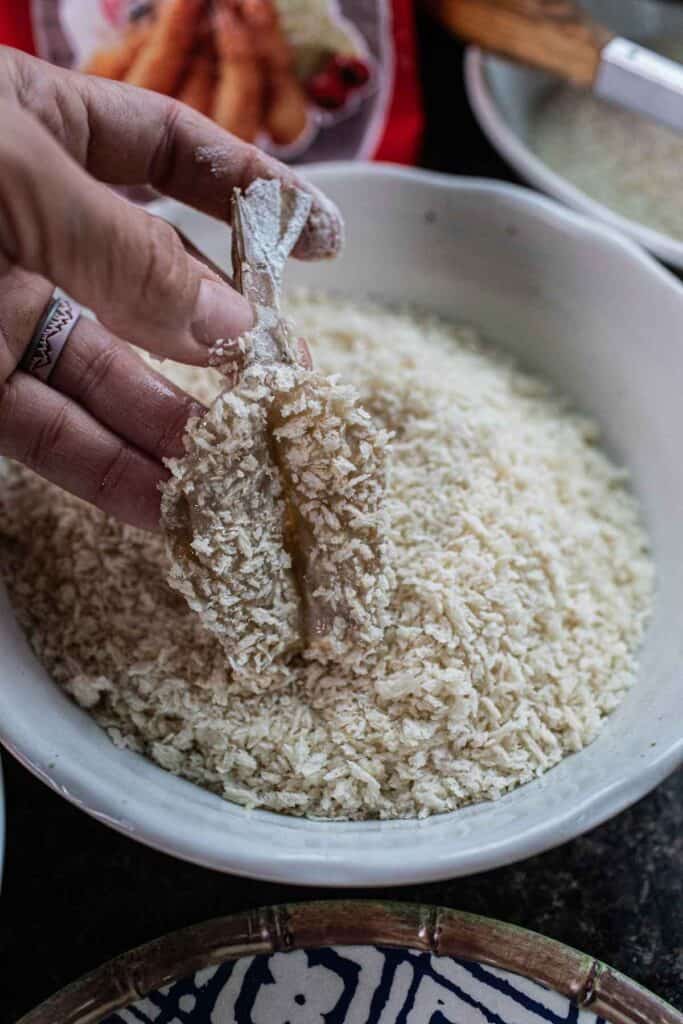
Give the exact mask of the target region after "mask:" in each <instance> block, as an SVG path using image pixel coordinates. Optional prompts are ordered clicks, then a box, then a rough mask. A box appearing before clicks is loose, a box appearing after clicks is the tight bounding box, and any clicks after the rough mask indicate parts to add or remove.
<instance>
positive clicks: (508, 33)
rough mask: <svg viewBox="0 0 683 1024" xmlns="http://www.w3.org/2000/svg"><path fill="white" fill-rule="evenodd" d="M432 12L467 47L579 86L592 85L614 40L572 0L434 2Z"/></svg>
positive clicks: (447, 0) (463, 0)
mask: <svg viewBox="0 0 683 1024" xmlns="http://www.w3.org/2000/svg"><path fill="white" fill-rule="evenodd" d="M432 9H433V10H434V13H435V14H436V15H437V17H438V18H439V19H440V20H441V21H442V22H443V23H444V24H445V25H447V27H448V28H450V29H452V30H453V31H454V32H456V33H457V34H458V35H459V36H462V38H463V39H466V40H467V41H468V42H470V43H476V44H477V45H479V46H482V47H483V48H484V49H486V50H492V51H493V52H494V53H499V54H501V55H502V56H504V57H512V58H513V59H514V60H518V61H521V62H522V63H524V64H530V65H531V66H532V67H536V68H541V69H542V70H544V71H552V72H553V73H554V74H558V75H562V76H563V77H564V78H567V79H569V80H570V81H571V82H574V83H575V84H577V85H584V86H589V85H591V84H592V83H593V79H594V78H595V73H596V71H597V68H598V64H599V63H600V53H601V51H602V49H603V47H604V46H605V44H606V43H608V42H609V40H610V38H611V34H610V32H608V31H607V29H606V28H604V27H603V26H602V25H599V24H598V23H597V22H595V21H593V20H592V19H591V18H590V17H588V15H586V14H584V12H583V11H582V10H581V9H580V8H579V7H578V5H577V4H576V3H574V2H572V0H433V4H432Z"/></svg>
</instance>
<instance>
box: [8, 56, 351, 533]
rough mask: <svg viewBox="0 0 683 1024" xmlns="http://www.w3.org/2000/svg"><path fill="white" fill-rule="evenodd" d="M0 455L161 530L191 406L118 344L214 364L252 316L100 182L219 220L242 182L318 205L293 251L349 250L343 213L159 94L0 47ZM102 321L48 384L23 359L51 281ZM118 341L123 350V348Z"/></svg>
mask: <svg viewBox="0 0 683 1024" xmlns="http://www.w3.org/2000/svg"><path fill="white" fill-rule="evenodd" d="M0 126H1V130H0V454H2V455H6V456H10V457H11V458H15V459H18V460H19V461H21V462H23V463H25V464H26V465H27V466H30V467H31V468H32V469H34V470H35V471H36V472H38V473H40V474H41V475H42V476H44V477H46V478H47V479H49V480H51V481H53V482H54V483H56V484H59V485H60V486H61V487H64V488H66V489H67V490H69V491H72V492H73V493H74V494H76V495H78V496H79V497H81V498H84V499H85V500H87V501H90V502H92V503H94V504H95V505H97V506H98V507H100V508H102V509H103V510H104V511H106V512H108V513H110V514H112V515H114V516H116V517H118V518H120V519H122V520H124V521H126V522H129V523H132V524H133V525H135V526H140V527H145V528H149V529H153V528H156V527H157V526H158V522H159V500H160V499H159V492H158V484H159V481H160V480H161V479H163V478H164V477H165V476H166V471H165V469H164V467H163V465H162V461H161V460H162V459H163V458H166V457H170V456H176V455H179V454H181V453H182V434H183V430H184V426H185V423H186V421H187V419H188V417H189V416H192V415H197V413H198V412H201V409H200V408H199V407H198V406H197V404H196V403H195V402H194V401H193V400H192V399H191V398H190V397H189V396H188V395H186V394H184V393H183V392H182V391H180V390H179V389H178V388H176V387H175V386H174V385H172V384H170V383H169V382H168V381H167V380H166V379H165V378H164V377H162V376H161V375H160V374H158V373H156V372H155V371H154V370H153V369H152V368H150V367H148V366H147V365H146V364H145V363H144V362H143V361H142V360H141V359H140V358H139V356H138V355H137V354H136V353H135V352H134V351H133V350H132V349H131V348H130V346H129V345H128V344H126V342H131V343H133V344H135V345H137V346H139V347H141V348H144V349H146V350H147V351H149V352H152V353H154V354H156V355H158V356H160V357H167V358H169V359H175V360H178V361H180V362H185V363H192V364H196V365H206V363H207V359H208V354H209V348H210V346H211V345H212V343H213V342H214V341H215V340H216V339H218V338H231V337H237V336H238V335H239V334H241V333H242V332H243V331H244V330H246V329H247V328H248V327H249V326H250V325H251V322H252V313H251V309H250V307H249V305H248V303H247V302H246V300H245V299H243V298H242V296H241V295H239V294H238V293H237V292H236V291H235V290H234V289H233V288H231V287H230V285H229V283H227V282H226V281H225V279H223V278H222V277H221V276H219V275H218V273H216V272H215V271H214V270H213V269H212V268H210V267H208V266H207V265H206V264H204V263H203V262H201V260H200V259H198V258H197V256H196V255H192V254H190V253H189V252H188V251H187V250H186V248H185V247H184V246H183V243H182V241H181V240H180V238H179V236H178V234H177V233H176V232H175V231H174V229H173V228H172V227H171V226H170V225H168V224H167V223H166V222H164V221H162V220H160V219H159V218H156V217H153V216H151V215H150V214H148V213H146V212H145V211H144V210H142V209H140V208H138V207H135V206H133V205H132V204H130V203H128V202H126V201H125V200H124V199H122V198H121V197H120V196H118V195H117V194H116V193H114V192H113V191H111V189H108V188H107V187H106V184H104V183H107V184H109V185H140V184H149V185H151V186H153V187H154V188H156V189H157V190H158V191H160V192H163V193H165V194H166V195H170V196H173V197H175V198H176V199H179V200H181V201H183V202H186V203H189V204H191V205H193V206H195V207H197V208H198V209H201V210H202V211H204V212H205V213H208V214H212V215H214V216H216V217H220V218H222V219H227V218H228V215H229V199H230V193H231V190H232V188H233V187H234V186H235V185H239V186H246V185H247V184H248V183H249V182H250V181H252V180H253V179H255V178H259V177H265V178H272V177H278V178H280V179H282V180H283V181H286V182H288V183H292V184H297V185H299V187H301V188H304V189H306V190H308V191H309V192H311V193H312V194H313V198H314V203H313V208H312V211H311V214H310V216H309V220H308V223H307V225H306V228H305V229H304V231H303V232H302V235H301V238H300V239H299V242H298V244H297V248H296V249H295V255H297V256H299V257H301V258H304V259H306V258H309V259H316V258H321V257H326V256H332V255H334V254H335V252H336V251H337V250H338V248H339V246H340V244H341V234H342V229H341V222H340V218H339V215H338V213H337V211H336V209H335V207H334V206H333V205H332V204H331V203H329V202H328V201H327V200H326V199H325V198H324V197H323V196H321V195H320V193H318V192H317V190H315V189H313V187H312V186H309V185H307V184H306V183H305V182H302V181H301V180H300V179H298V178H297V176H296V175H295V174H294V173H293V172H292V171H291V170H289V169H288V168H286V167H285V166H283V165H282V164H280V163H278V161H276V160H273V159H271V158H269V157H267V156H265V155H264V154H263V153H261V152H260V151H259V150H257V149H255V148H254V147H253V146H249V145H246V144H245V143H242V142H240V141H238V140H237V139H236V138H234V137H233V136H231V135H229V134H228V133H226V132H224V131H223V130H222V129H220V128H218V127H217V126H216V125H215V124H213V123H212V122H211V121H209V120H208V119H207V118H204V117H202V116H201V115H199V114H196V113H195V112H193V111H192V110H190V109H189V108H188V107H185V106H183V105H182V104H179V103H177V102H176V101H174V100H171V99H169V98H167V97H164V96H161V95H159V94H157V93H152V92H147V91H145V90H142V89H137V88H135V87H133V86H126V85H121V84H119V83H117V82H108V81H106V80H104V79H100V78H90V77H88V76H86V75H80V74H77V73H76V72H70V71H64V70H63V69H60V68H54V67H52V66H50V65H48V64H46V63H44V62H43V61H40V60H36V59H34V58H31V57H28V56H26V55H25V54H22V53H19V52H18V51H15V50H11V49H7V48H4V47H0ZM55 285H59V286H60V287H61V288H63V289H64V290H65V291H66V292H67V293H68V294H69V295H71V296H73V298H74V299H76V300H78V301H79V302H82V303H83V304H84V305H87V306H88V307H89V308H90V309H92V310H94V312H95V313H96V314H97V316H98V318H99V322H94V321H90V320H88V319H86V318H81V319H80V320H79V321H78V322H77V324H76V326H75V327H74V329H73V330H72V332H71V334H70V336H69V338H68V342H67V343H66V345H65V347H64V349H63V352H62V354H61V355H60V356H59V358H58V361H57V362H56V364H54V368H53V369H52V372H51V374H50V377H49V382H46V381H43V380H40V379H38V378H37V377H36V376H34V375H32V374H31V373H29V372H26V371H25V370H23V369H22V368H21V366H20V364H21V361H22V358H23V357H24V353H25V351H26V349H27V346H28V345H29V342H30V341H31V339H32V338H33V337H34V334H35V331H36V328H37V326H38V324H39V323H40V321H41V319H42V317H43V314H44V311H45V309H46V307H47V305H48V302H49V300H50V297H51V295H52V292H53V290H54V286H55ZM122 339H124V340H122Z"/></svg>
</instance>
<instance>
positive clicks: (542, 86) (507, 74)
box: [465, 0, 683, 269]
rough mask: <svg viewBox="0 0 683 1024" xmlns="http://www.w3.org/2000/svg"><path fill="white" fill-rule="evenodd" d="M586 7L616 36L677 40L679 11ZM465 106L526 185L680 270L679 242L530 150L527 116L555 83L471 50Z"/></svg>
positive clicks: (617, 0)
mask: <svg viewBox="0 0 683 1024" xmlns="http://www.w3.org/2000/svg"><path fill="white" fill-rule="evenodd" d="M585 6H586V7H588V8H589V10H591V11H592V13H593V14H594V15H595V17H597V18H599V19H600V21H602V22H603V23H604V24H607V25H608V26H609V27H610V28H612V29H613V30H614V31H615V32H619V33H620V34H622V35H626V36H627V37H628V38H631V39H637V40H638V41H642V42H644V43H645V44H648V43H652V44H653V45H654V44H656V42H657V41H658V40H662V39H665V40H669V41H670V40H671V39H680V40H681V46H683V9H681V7H680V6H678V5H675V4H663V3H653V2H647V3H646V2H644V0H586V2H585ZM465 83H466V87H467V94H468V97H469V101H470V105H471V107H472V109H473V111H474V114H475V116H476V118H477V120H478V121H479V124H480V125H481V127H482V129H483V131H484V132H485V134H486V136H487V137H488V139H489V141H490V142H491V144H492V145H493V146H495V148H496V149H497V150H498V152H499V153H500V154H501V155H502V156H503V157H504V158H505V159H506V160H507V162H508V163H509V164H510V165H511V166H512V167H514V169H515V170H516V171H517V172H518V174H519V175H520V176H521V177H522V178H524V179H525V180H526V181H528V182H530V183H531V184H532V185H535V186H536V187H537V188H540V189H541V190H542V191H543V192H547V193H548V194H549V195H551V196H555V198H556V199H561V200H562V202H563V203H567V205H568V206H571V207H572V208H573V209H575V210H580V211H581V212H582V213H586V214H588V215H589V216H591V217H595V218H597V219H598V220H601V221H603V222H604V223H605V224H609V225H611V226H612V227H616V228H618V229H619V230H620V231H623V232H624V234H626V235H628V236H629V237H630V238H633V239H635V241H636V242H639V243H640V244H641V245H642V246H644V247H645V248H646V249H648V250H649V251H650V252H652V253H654V254H655V255H656V256H659V258H660V259H662V260H665V261H666V262H667V263H668V264H670V265H671V266H673V267H678V268H681V269H683V242H681V241H679V240H678V239H675V238H672V237H670V236H669V235H665V234H662V233H661V232H660V231H654V230H653V229H652V228H649V227H646V226H645V225H644V224H641V223H639V222H638V221H634V220H630V219H628V218H627V217H622V216H621V215H620V214H618V213H615V212H614V211H613V210H611V209H610V208H609V207H607V206H604V205H603V204H602V203H599V202H596V201H595V200H594V199H591V198H590V197H589V196H587V195H586V193H585V192H582V191H581V190H580V189H578V188H576V187H575V186H574V185H572V184H571V182H569V181H568V180H567V179H566V178H563V177H562V175H560V174H558V173H557V172H556V171H553V170H551V169H550V168H549V167H548V165H547V164H545V163H544V162H543V160H541V159H540V157H538V156H536V154H535V153H534V152H533V151H532V150H531V148H530V147H529V143H528V139H529V123H530V118H531V113H532V111H533V110H534V109H535V107H536V106H537V104H538V103H539V101H540V100H541V98H542V97H543V96H545V95H546V94H547V93H548V92H549V91H550V90H551V89H553V88H556V86H557V79H555V78H553V77H552V76H551V75H547V74H544V73H543V72H541V71H536V70H534V69H532V68H527V67H524V66H522V65H521V64H516V63H513V62H512V61H507V60H501V59H500V58H498V57H494V56H492V55H490V54H486V53H482V51H481V50H479V49H477V48H476V47H470V48H469V49H468V50H467V53H466V56H465Z"/></svg>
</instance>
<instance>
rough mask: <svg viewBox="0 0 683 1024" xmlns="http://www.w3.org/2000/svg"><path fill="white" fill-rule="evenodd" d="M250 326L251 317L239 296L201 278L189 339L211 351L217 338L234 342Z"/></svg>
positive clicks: (224, 287) (229, 289)
mask: <svg viewBox="0 0 683 1024" xmlns="http://www.w3.org/2000/svg"><path fill="white" fill-rule="evenodd" d="M253 323H254V313H253V310H252V308H251V306H250V305H249V303H248V302H247V300H246V299H245V298H244V296H243V295H240V294H239V292H236V291H235V290H234V289H233V288H230V287H229V286H228V285H225V284H218V283H217V282H216V281H209V280H208V279H207V278H204V280H203V281H202V283H201V284H200V286H199V294H198V296H197V304H196V306H195V308H194V317H193V319H192V325H191V327H192V336H193V338H194V339H195V341H198V342H199V344H200V345H206V346H208V347H211V346H212V345H213V344H215V342H216V341H218V339H219V338H238V337H239V336H240V334H244V332H245V331H248V330H249V328H250V327H252V326H253Z"/></svg>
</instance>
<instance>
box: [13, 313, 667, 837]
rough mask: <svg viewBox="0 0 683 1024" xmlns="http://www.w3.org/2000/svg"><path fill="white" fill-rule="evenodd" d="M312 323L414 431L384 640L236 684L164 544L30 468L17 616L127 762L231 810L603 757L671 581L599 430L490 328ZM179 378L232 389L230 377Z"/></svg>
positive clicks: (442, 786)
mask: <svg viewBox="0 0 683 1024" xmlns="http://www.w3.org/2000/svg"><path fill="white" fill-rule="evenodd" d="M293 312H294V314H295V316H296V320H297V324H298V325H299V326H300V328H301V330H302V333H305V334H306V335H307V336H308V337H309V338H311V339H315V344H314V353H315V358H316V364H317V365H318V366H319V367H320V369H321V370H322V371H323V372H326V373H333V374H340V375H341V377H342V379H344V380H345V381H348V382H350V383H351V384H353V385H354V386H355V388H356V389H357V390H358V392H359V394H360V400H361V402H362V404H363V407H364V408H365V409H367V410H368V412H369V413H370V415H371V416H372V417H373V419H374V420H375V421H376V422H377V423H379V424H380V425H381V426H382V427H383V428H385V429H386V430H388V431H392V432H393V433H394V435H395V437H394V440H393V443H392V444H393V454H392V469H391V474H390V478H389V486H388V502H389V508H388V512H389V520H390V531H389V532H390V539H391V541H392V543H393V545H394V547H395V558H394V566H393V568H394V572H395V574H396V585H395V588H394V590H393V595H392V598H391V604H390V607H389V626H388V628H387V629H386V630H385V633H384V638H383V640H382V641H381V642H378V643H376V644H374V645H368V646H365V647H364V648H363V650H362V655H359V657H358V658H357V659H355V660H354V659H353V658H350V659H349V661H348V663H347V662H345V663H344V665H343V666H335V667H334V668H329V667H326V666H325V665H322V664H320V663H318V662H315V661H308V662H307V661H305V660H304V659H303V658H301V657H296V658H294V659H293V660H291V661H290V662H289V663H288V664H283V665H281V666H279V670H278V672H277V680H276V684H275V685H273V686H272V687H268V686H259V687H255V686H254V684H253V680H251V679H250V678H247V679H244V678H241V677H240V675H239V674H237V675H235V676H234V677H233V676H232V674H231V672H230V669H229V666H228V664H227V663H226V659H225V655H224V651H223V648H222V647H221V645H220V643H219V642H218V641H217V640H216V638H215V637H213V636H212V635H211V634H209V633H208V632H207V631H205V630H203V629H202V626H201V624H200V622H199V620H198V618H197V616H196V615H195V614H193V613H192V612H191V611H190V610H189V609H188V607H187V605H186V603H185V601H184V600H183V598H182V597H181V596H180V595H178V594H177V593H174V592H173V591H172V590H171V589H169V587H168V586H167V585H166V583H165V582H164V575H165V572H166V571H167V566H166V564H165V555H164V545H163V539H162V538H161V537H160V536H155V535H151V534H146V533H143V532H140V531H137V530H134V529H132V528H130V527H125V526H122V525H120V524H118V523H116V522H114V521H112V520H111V519H108V518H107V517H105V516H104V515H102V514H101V513H100V512H98V511H97V510H95V509H93V508H91V507H89V506H87V505H84V504H83V503H82V502H80V501H78V500H77V499H75V498H72V497H70V496H68V495H66V494H64V493H62V492H61V491H59V490H58V489H57V488H55V487H54V486H52V485H50V484H48V483H46V482H44V481H43V480H41V479H39V478H38V477H36V476H34V475H32V474H31V473H30V472H28V471H26V470H24V469H22V468H20V467H17V466H11V467H10V468H9V471H8V480H7V483H6V500H5V501H4V502H3V504H2V508H1V509H0V528H1V532H2V535H3V553H4V558H3V564H4V571H5V575H6V579H7V583H8V587H9V590H10V595H11V598H12V601H13V604H14V607H15V609H16V612H17V615H18V617H19V619H20V621H21V623H22V624H23V626H24V627H25V629H26V630H27V633H28V636H29V638H30V640H31V643H32V645H33V647H34V649H35V650H36V652H37V654H38V656H39V657H40V658H41V659H42V660H43V662H44V663H45V664H46V666H47V667H48V669H49V670H50V672H51V673H52V674H53V676H54V678H55V679H56V680H57V682H58V683H59V684H60V685H61V686H62V687H63V688H64V689H65V690H66V691H67V692H68V693H69V694H71V695H72V697H73V698H74V699H75V700H76V701H78V703H79V704H81V706H83V707H85V708H87V709H88V710H89V711H90V713H91V714H92V715H93V716H94V717H95V719H96V720H97V721H98V722H99V723H100V725H102V726H103V727H104V728H105V729H106V730H107V732H108V733H109V735H110V737H111V739H112V740H113V741H114V742H115V743H116V744H118V745H119V746H122V747H127V748H129V749H131V750H135V751H139V752H141V753H144V754H146V755H148V756H149V757H151V758H153V759H154V760H155V761H156V762H157V763H158V764H160V765H161V766H162V767H164V768H166V769H168V770H169V771H172V772H175V773H177V774H179V775H182V776H184V777H185V778H188V779H190V780H192V781H194V782H196V783H198V784H200V785H202V786H205V787H207V788H209V789H212V790H214V791H215V792H217V793H220V794H221V795H223V796H224V797H226V798H227V799H230V800H234V801H237V802H239V803H242V804H246V805H248V806H262V807H266V808H270V809H272V810H275V811H282V812H286V813H289V814H296V815H309V816H317V817H324V818H368V817H380V818H392V817H412V816H426V815H429V814H433V813H438V812H442V811H448V810H451V809H453V808H456V807H459V806H461V805H462V804H465V803H469V802H472V801H478V800H484V799H495V798H496V797H498V796H500V795H501V794H502V793H503V792H505V791H506V790H508V789H511V788H512V787H514V786H517V785H519V784H521V783H524V782H527V781H528V780H530V779H532V778H533V777H534V776H536V775H539V774H541V773H542V772H544V771H546V770H547V769H548V768H550V767H551V766H552V765H554V764H556V763H557V762H558V761H559V760H560V759H561V758H562V757H563V756H564V755H566V754H568V753H571V752H573V751H577V750H580V749H581V748H582V747H583V746H585V745H586V744H587V743H589V742H590V741H591V740H592V739H593V738H594V737H595V736H596V734H597V733H598V731H599V729H600V727H601V724H602V722H603V720H604V717H605V715H607V714H608V713H609V712H611V711H612V710H613V709H614V708H615V707H616V706H617V704H618V703H619V701H620V700H621V698H622V697H623V695H624V693H625V691H626V690H627V689H628V687H629V686H630V685H631V683H632V682H633V679H634V673H635V668H636V662H635V654H636V651H637V647H638V644H639V641H640V639H641V636H642V633H643V628H644V625H645V622H646V620H647V617H648V614H649V611H650V607H651V602H652V589H653V569H652V565H651V562H650V559H649V557H648V554H647V542H646V537H645V535H644V533H643V530H642V529H641V526H640V524H639V514H638V507H637V504H636V502H635V500H634V498H633V497H632V496H631V495H630V493H629V492H628V490H627V488H626V481H625V475H624V473H623V472H622V471H621V470H619V469H617V468H616V467H614V466H613V465H612V464H611V462H610V461H609V460H608V459H607V457H606V456H605V455H604V454H603V452H602V451H601V450H600V449H599V447H598V446H597V441H598V432H597V428H596V426H595V425H594V424H593V423H592V422H590V421H588V420H586V419H584V418H583V417H580V416H577V415H575V414H573V413H571V412H570V411H568V410H567V408H566V406H565V403H564V402H563V401H561V400H560V399H558V398H557V397H556V396H555V395H554V394H553V393H552V392H551V391H550V390H549V388H548V387H547V386H546V385H545V384H544V383H543V382H541V381H540V380H538V379H537V378H535V377H532V376H530V375H527V374H526V373H523V372H521V371H520V370H519V369H518V368H516V367H515V366H514V365H513V363H512V362H511V361H509V360H508V359H507V358H505V357H503V356H501V355H499V354H495V353H493V352H492V351H490V350H489V349H488V348H485V347H483V346H482V345H480V344H479V343H478V342H477V340H476V338H475V337H474V336H473V335H472V333H471V332H469V331H467V330H462V329H456V328H454V327H452V326H450V325H448V324H446V323H443V322H442V321H439V320H437V319H434V318H433V317H429V316H421V315H417V314H408V313H394V312H389V311H386V310H382V309H377V308H361V307H358V306H353V305H349V304H346V303H344V302H339V301H333V300H330V299H326V298H323V297H317V298H316V297H301V298H298V299H297V300H296V301H295V303H294V304H293ZM168 372H169V376H172V377H173V379H174V380H176V381H177V382H178V383H180V384H182V385H183V386H185V387H187V388H188V389H189V390H191V391H193V393H194V394H195V395H196V396H197V397H198V398H200V399H201V400H203V401H210V400H211V399H212V398H213V397H214V395H215V393H216V390H217V386H216V378H215V376H213V375H212V373H211V372H207V371H199V370H197V369H194V368H181V367H177V366H169V368H168ZM262 682H263V683H267V680H263V681H262Z"/></svg>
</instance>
